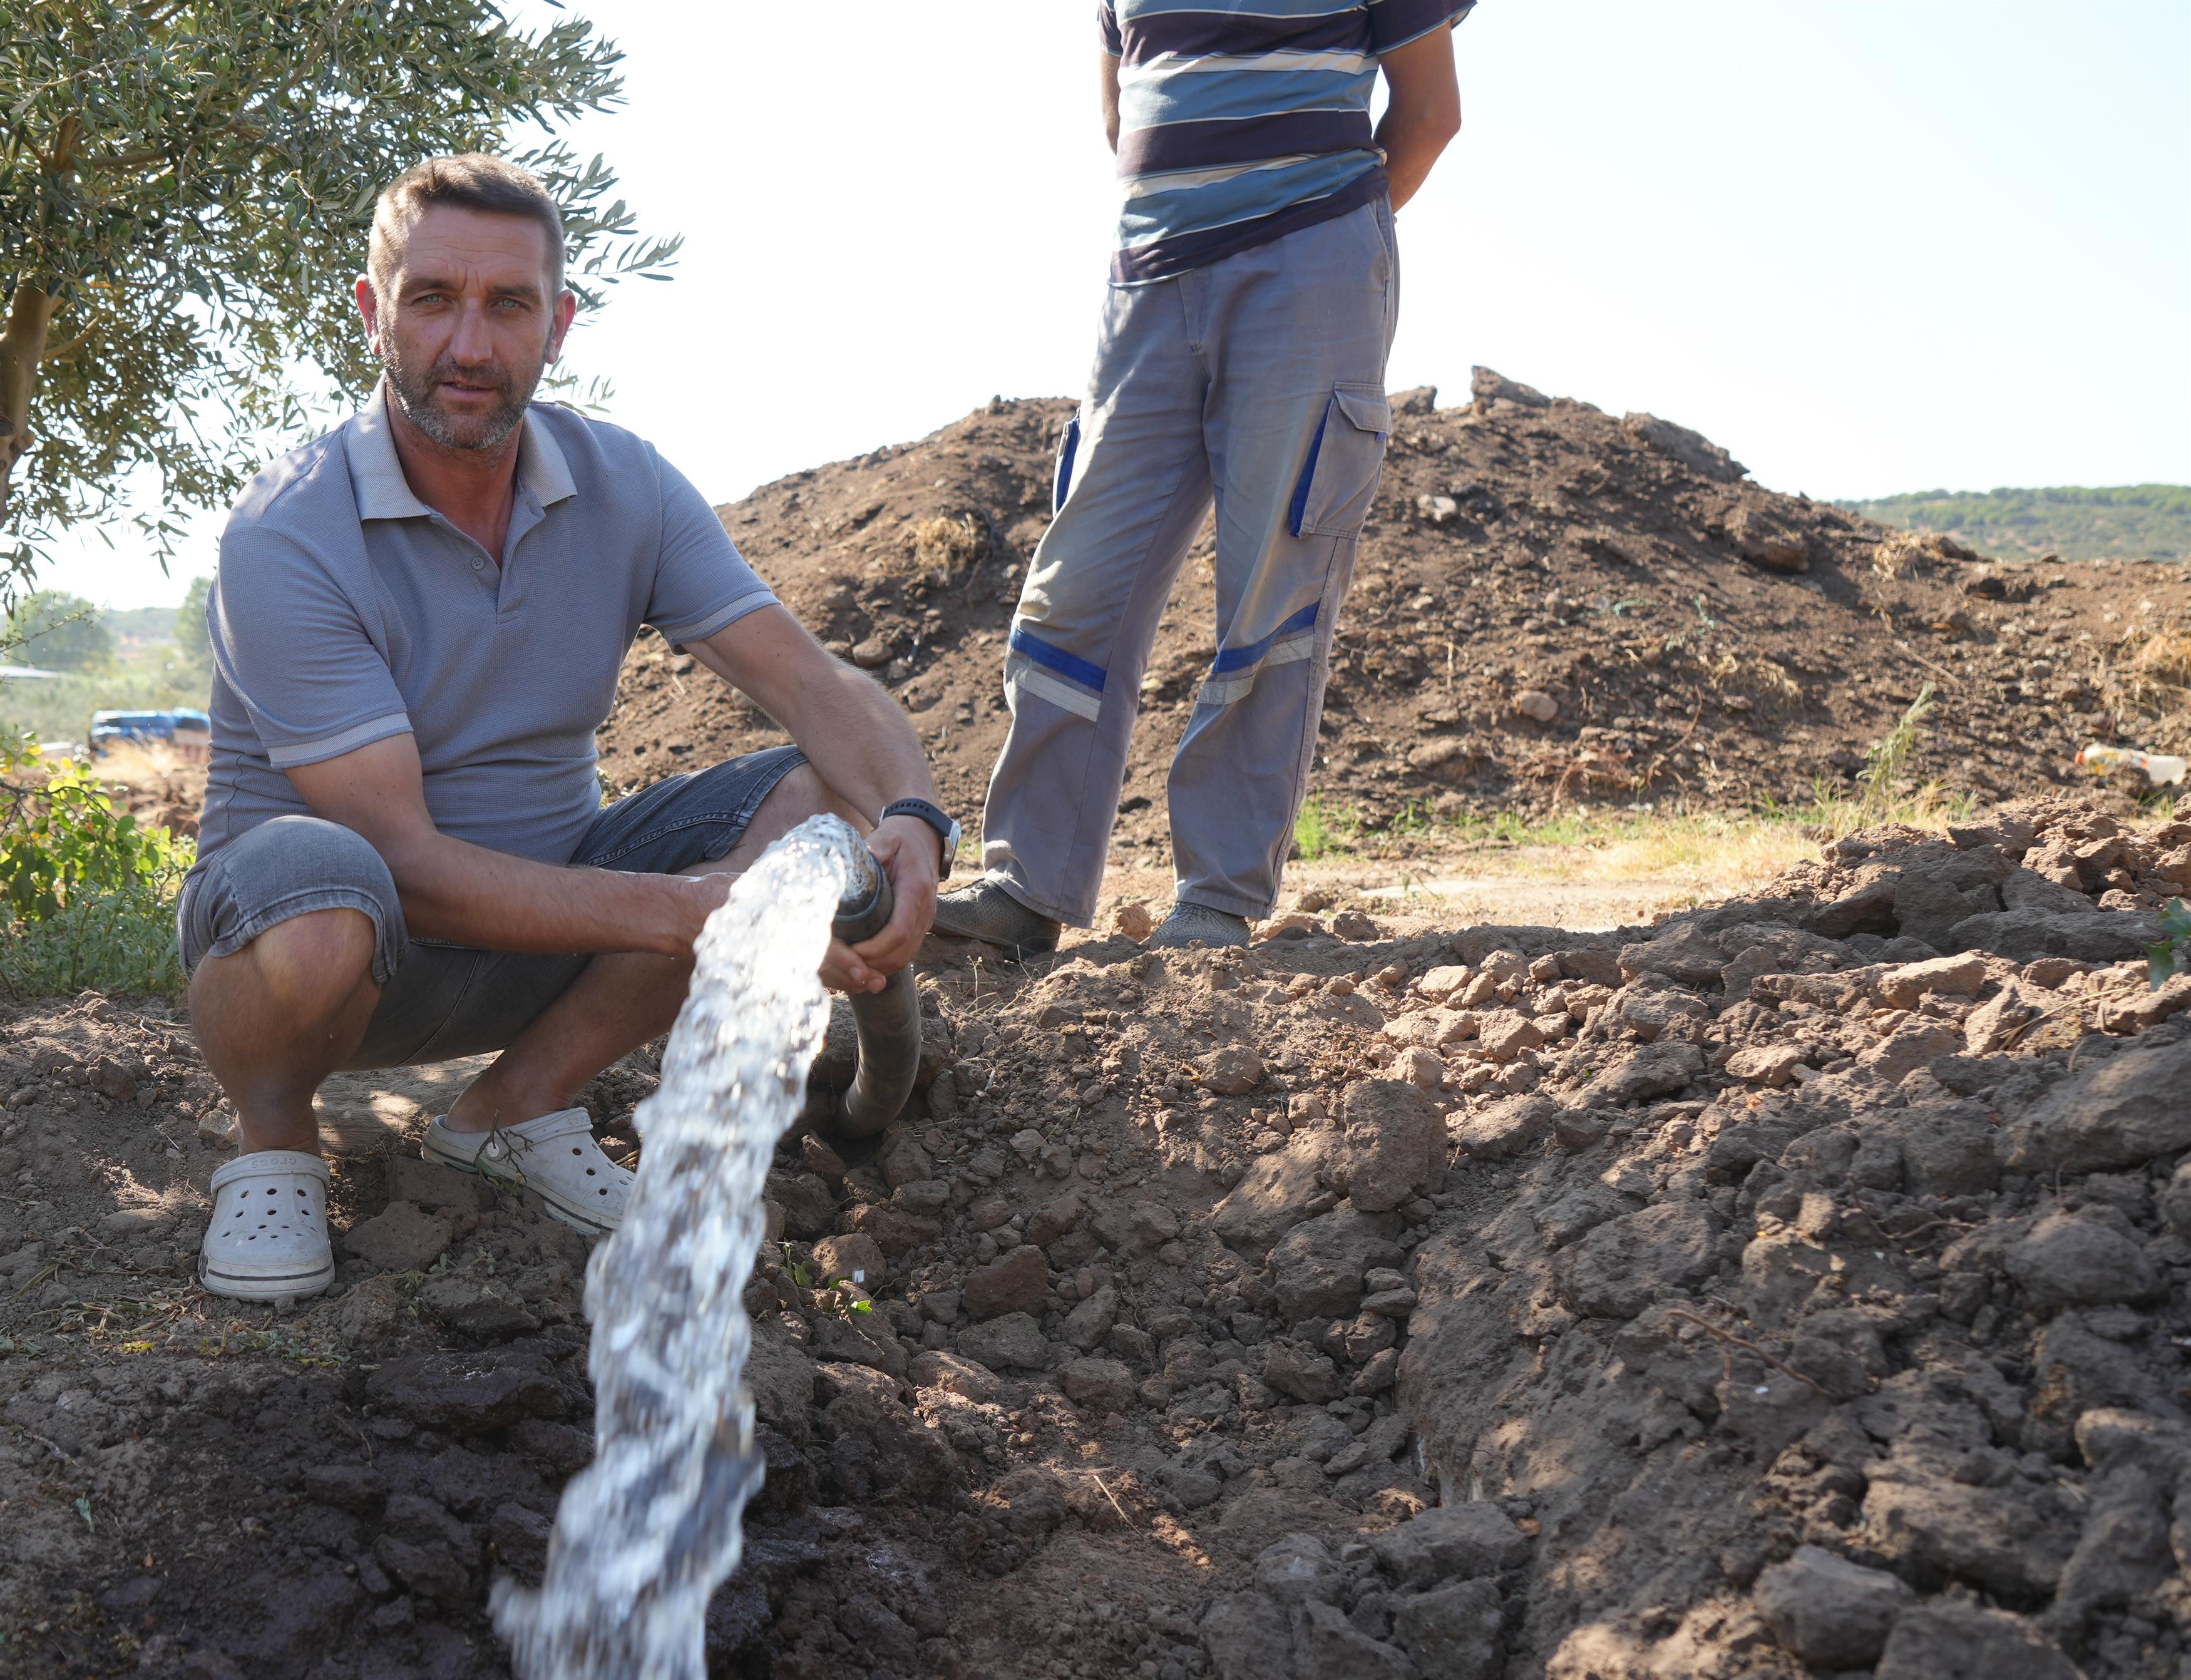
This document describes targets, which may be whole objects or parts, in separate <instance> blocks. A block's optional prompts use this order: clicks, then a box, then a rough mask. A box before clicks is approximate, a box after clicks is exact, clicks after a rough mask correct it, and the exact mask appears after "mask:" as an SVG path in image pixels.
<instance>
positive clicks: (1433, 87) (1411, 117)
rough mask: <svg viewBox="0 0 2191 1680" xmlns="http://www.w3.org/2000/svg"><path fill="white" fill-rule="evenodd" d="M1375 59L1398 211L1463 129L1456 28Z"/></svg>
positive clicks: (1382, 135) (1381, 130) (1380, 139)
mask: <svg viewBox="0 0 2191 1680" xmlns="http://www.w3.org/2000/svg"><path fill="white" fill-rule="evenodd" d="M1377 62H1378V64H1379V65H1380V66H1381V67H1382V68H1383V70H1384V72H1385V85H1386V88H1387V89H1388V90H1389V91H1390V93H1391V100H1390V102H1389V103H1388V104H1387V105H1386V107H1385V120H1384V121H1383V122H1380V123H1379V124H1378V125H1377V144H1378V145H1380V146H1381V147H1382V148H1384V152H1385V173H1386V175H1387V176H1388V177H1390V178H1391V184H1392V185H1391V191H1392V208H1394V209H1395V210H1397V209H1398V208H1400V207H1401V206H1402V205H1403V204H1405V203H1406V202H1408V201H1409V199H1410V198H1413V197H1414V196H1415V193H1416V191H1417V190H1418V189H1419V188H1420V187H1421V185H1422V184H1423V183H1424V182H1425V181H1426V180H1427V179H1430V173H1431V165H1433V164H1434V163H1436V162H1437V161H1438V154H1439V153H1441V152H1443V151H1444V150H1445V149H1446V145H1447V144H1448V142H1449V141H1450V140H1452V139H1453V137H1454V135H1455V134H1459V133H1460V77H1459V76H1458V74H1457V73H1456V72H1455V71H1454V63H1453V31H1451V30H1450V29H1444V28H1440V29H1433V30H1431V31H1430V33H1428V34H1427V35H1424V36H1420V37H1417V38H1416V39H1414V40H1413V41H1410V42H1409V43H1407V45H1405V46H1404V47H1397V48H1393V50H1392V51H1391V52H1389V53H1386V54H1385V55H1384V56H1383V57H1382V58H1380V59H1379V60H1377ZM1115 86H1116V83H1115V82H1114V83H1113V87H1114V88H1115ZM1115 130H1116V122H1115V119H1114V122H1113V131H1114V132H1115Z"/></svg>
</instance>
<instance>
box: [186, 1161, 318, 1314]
mask: <svg viewBox="0 0 2191 1680" xmlns="http://www.w3.org/2000/svg"><path fill="white" fill-rule="evenodd" d="M334 1280H335V1251H334V1250H333V1247H332V1246H331V1245H330V1244H329V1243H328V1241H327V1163H326V1162H325V1161H323V1160H322V1159H320V1158H319V1157H318V1156H317V1155H308V1154H305V1153H304V1152H303V1151H302V1150H298V1149H260V1150H256V1151H254V1152H253V1153H251V1154H248V1155H238V1156H237V1157H236V1159H234V1160H232V1161H230V1162H228V1163H226V1164H225V1165H223V1166H222V1167H220V1168H219V1170H217V1171H215V1172H214V1174H213V1222H212V1223H211V1224H209V1225H208V1226H207V1227H206V1233H205V1242H204V1244H203V1245H202V1248H201V1249H200V1250H199V1253H198V1281H199V1282H200V1283H202V1284H204V1285H205V1286H206V1288H207V1289H208V1290H210V1291H212V1293H213V1294H214V1295H223V1296H228V1297H229V1298H230V1300H233V1301H274V1300H278V1299H279V1298H280V1297H282V1296H297V1295H317V1294H318V1293H319V1292H320V1291H321V1290H323V1289H325V1288H327V1285H328V1284H332V1283H333V1282H334Z"/></svg>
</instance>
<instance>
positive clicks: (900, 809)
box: [882, 799, 959, 880]
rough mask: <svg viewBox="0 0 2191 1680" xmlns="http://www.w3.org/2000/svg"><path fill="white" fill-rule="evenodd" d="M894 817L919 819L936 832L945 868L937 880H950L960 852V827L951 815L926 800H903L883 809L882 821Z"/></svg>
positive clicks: (937, 876)
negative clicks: (954, 862)
mask: <svg viewBox="0 0 2191 1680" xmlns="http://www.w3.org/2000/svg"><path fill="white" fill-rule="evenodd" d="M891 817H919V819H920V820H921V821H922V822H924V823H927V824H928V826H929V827H930V828H931V829H935V830H936V839H937V840H938V841H940V842H941V843H942V852H943V867H942V868H940V869H938V870H937V871H936V879H937V880H948V879H949V877H950V874H951V865H952V863H953V860H954V858H955V857H956V854H957V852H958V850H959V825H958V823H955V822H953V820H952V819H951V817H950V814H949V813H948V812H946V811H945V810H944V809H943V808H942V806H937V805H931V804H930V803H929V802H928V801H927V800H925V799H902V800H891V802H890V803H889V804H888V805H886V806H884V807H883V817H882V820H884V821H885V822H887V821H888V820H889V819H890V818H891Z"/></svg>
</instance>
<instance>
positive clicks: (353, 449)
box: [344, 379, 578, 519]
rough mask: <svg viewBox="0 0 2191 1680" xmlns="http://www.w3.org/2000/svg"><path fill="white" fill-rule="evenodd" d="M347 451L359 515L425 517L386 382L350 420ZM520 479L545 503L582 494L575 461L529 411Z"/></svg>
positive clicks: (521, 441) (520, 439) (521, 440)
mask: <svg viewBox="0 0 2191 1680" xmlns="http://www.w3.org/2000/svg"><path fill="white" fill-rule="evenodd" d="M344 453H345V454H346V455H347V456H348V458H349V460H350V488H351V490H352V491H353V492H354V493H356V497H357V516H358V517H359V518H360V519H423V518H426V517H429V516H430V515H431V514H432V513H433V510H432V509H431V508H430V507H428V506H427V505H426V504H424V502H422V501H420V500H419V499H418V497H417V496H415V495H413V493H412V491H411V484H410V481H409V480H407V479H406V478H405V477H404V476H403V463H402V461H401V458H399V457H398V456H397V455H396V438H395V434H394V432H393V431H392V430H391V429H390V422H389V419H388V382H387V381H386V380H385V379H383V380H382V381H381V382H380V383H379V384H377V385H375V386H374V387H373V395H372V396H370V397H368V398H367V399H366V404H365V407H362V408H361V409H359V410H358V411H357V413H356V416H355V417H354V418H353V419H351V421H350V436H349V437H348V438H347V439H346V440H345V441H344ZM517 481H518V484H519V485H520V487H522V488H523V489H525V490H526V491H528V492H530V493H531V494H532V498H533V500H534V501H536V502H538V504H540V505H541V506H542V507H543V508H544V507H547V506H549V504H552V503H555V502H561V501H563V500H565V499H566V498H569V497H572V496H575V495H577V494H578V485H577V483H576V482H575V481H573V480H572V477H571V464H570V463H569V462H568V461H567V460H566V459H565V458H564V456H563V451H562V449H561V447H560V446H558V445H557V443H556V441H555V439H554V438H553V437H552V436H549V431H548V428H547V427H545V426H543V425H542V424H539V422H538V420H537V419H535V418H534V416H533V415H532V413H531V412H530V411H528V412H527V413H526V416H525V419H524V422H523V424H522V425H521V428H520V430H519V432H518V436H517Z"/></svg>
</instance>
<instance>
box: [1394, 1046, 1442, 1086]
mask: <svg viewBox="0 0 2191 1680" xmlns="http://www.w3.org/2000/svg"><path fill="white" fill-rule="evenodd" d="M1391 1073H1393V1075H1394V1076H1395V1077H1396V1078H1398V1079H1405V1080H1406V1081H1407V1082H1408V1083H1409V1085H1419V1086H1420V1087H1421V1088H1422V1089H1423V1090H1425V1091H1436V1090H1437V1088H1438V1087H1439V1086H1441V1085H1443V1084H1444V1083H1445V1062H1443V1060H1442V1059H1440V1057H1439V1056H1438V1054H1437V1051H1430V1050H1425V1049H1424V1048H1423V1047H1422V1046H1421V1045H1414V1046H1412V1047H1410V1048H1409V1049H1407V1050H1403V1051H1401V1052H1400V1053H1399V1054H1398V1055H1397V1056H1394V1057H1393V1058H1392V1065H1391Z"/></svg>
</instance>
